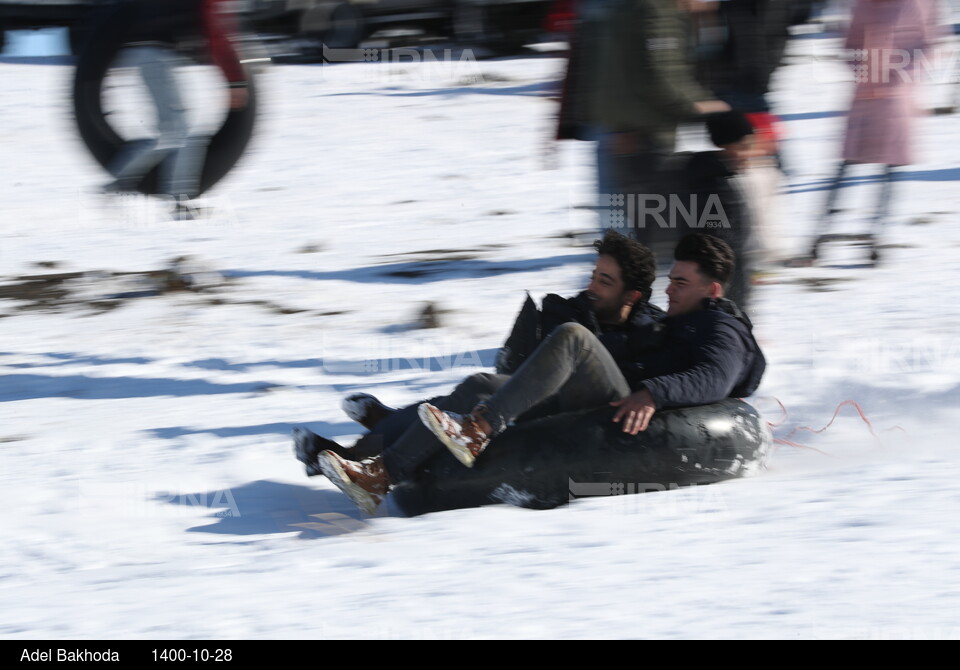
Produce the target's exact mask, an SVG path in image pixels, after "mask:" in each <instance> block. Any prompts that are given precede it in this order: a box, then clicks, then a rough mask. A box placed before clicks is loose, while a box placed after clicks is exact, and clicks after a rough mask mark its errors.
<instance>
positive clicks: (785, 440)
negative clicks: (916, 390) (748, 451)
mask: <svg viewBox="0 0 960 670" xmlns="http://www.w3.org/2000/svg"><path fill="white" fill-rule="evenodd" d="M769 397H770V398H772V399H773V400H774V401H776V403H777V404H778V405H780V409H781V411H782V412H783V416H782V417H781V419H780V421H779V422H777V423H774V422H772V421H768V422H767V425H768V426H769V427H770V430H771V432H772V431H773V430H774V429H775V428H778V427H780V426H782V425H783V424H784V422H786V420H787V414H788V413H787V408H786V407H785V406H784V404H783V403H782V402H780V400H779V399H777V398H774V397H772V396H769ZM847 405H850V406H852V407H854V409H856V410H857V414H859V415H860V419H861V420H862V421H863V422H864V423H865V424H867V429H868V430H869V431H870V434H871V435H873V437H874V439H876V440H877V442H878V444H880V446H883V442H882V440H881V439H880V436H879V435H877V433H876V431H875V430H874V429H873V424H872V423H870V419H868V418H867V415H866V412H864V411H863V408H862V407H860V405H859V404H858V403H856V402H855V401H853V400H844V401H843V402H841V403H840V404H839V405H837V408H836V409H835V410H834V412H833V416H832V417H831V418H830V421H829V422H828V423H827V425H826V426H824V427H823V428H819V429H815V428H811V427H810V426H798V427H796V428H794V429H793V430H791V431H790V432H789V433H788V434H787V435H786V437H776V438H774V440H773V441H774V443H775V444H785V445H787V446H790V447H797V448H798V449H811V450H813V451H816V452H818V453H821V454H823V455H825V456H828V455H829V454H827V453H826V452H823V451H820V450H819V449H816V448H814V447H810V446H807V445H803V444H799V443H797V442H794V441H792V440H791V439H790V438H792V437H793V436H794V435H795V434H796V433H798V432H800V431H801V430H805V431H808V432H811V433H822V432H824V431H825V430H827V428H829V427H830V426H832V425H833V422H834V421H836V420H837V417H838V416H839V415H840V410H841V409H843V408H844V407H845V406H847ZM889 430H900V431H903V432H906V431H904V430H903V428H901V427H900V426H893V427H892V428H885V429H884V431H883V432H885V431H889Z"/></svg>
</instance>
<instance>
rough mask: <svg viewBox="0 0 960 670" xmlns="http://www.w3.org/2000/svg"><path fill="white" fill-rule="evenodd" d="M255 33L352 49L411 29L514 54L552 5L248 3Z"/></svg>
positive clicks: (345, 0) (428, 0)
mask: <svg viewBox="0 0 960 670" xmlns="http://www.w3.org/2000/svg"><path fill="white" fill-rule="evenodd" d="M247 4H248V7H247V10H246V12H245V13H246V15H247V18H248V22H249V24H250V25H251V26H252V27H253V28H255V29H256V30H257V31H258V32H265V33H275V34H280V35H288V36H298V37H305V38H308V39H311V40H313V41H315V42H317V43H321V42H322V43H323V44H325V45H326V46H328V47H333V48H353V47H356V46H358V45H359V44H360V43H361V42H362V41H363V40H365V39H367V38H369V37H370V36H372V35H373V34H375V33H377V32H379V31H382V30H385V29H391V28H397V29H399V28H412V29H416V30H419V31H422V32H425V33H427V34H430V35H434V36H438V37H439V36H443V37H450V38H453V39H454V40H456V41H457V42H458V43H461V44H464V45H479V46H485V47H489V48H491V49H495V50H504V49H514V48H518V47H520V46H522V45H523V44H526V43H528V42H530V41H533V40H535V39H537V38H538V37H539V35H541V34H542V33H543V32H544V27H545V23H546V16H547V13H548V11H549V9H550V6H551V4H552V0H249V2H248V3H247Z"/></svg>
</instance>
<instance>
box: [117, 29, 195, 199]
mask: <svg viewBox="0 0 960 670" xmlns="http://www.w3.org/2000/svg"><path fill="white" fill-rule="evenodd" d="M129 58H130V62H131V63H132V64H133V65H136V67H137V68H139V70H140V74H141V76H142V77H143V83H144V84H145V85H146V87H147V90H148V91H149V93H150V97H151V98H152V99H153V104H154V106H155V107H156V112H157V132H158V135H157V137H156V139H154V140H151V141H150V142H148V143H146V144H145V145H139V146H136V147H134V148H133V149H130V150H128V151H124V152H121V153H120V155H118V156H117V158H115V159H114V161H113V164H112V165H110V168H109V169H110V173H111V174H113V176H114V177H116V180H117V184H118V185H119V186H121V187H123V188H124V189H125V190H135V188H136V186H137V184H138V183H139V181H140V180H141V179H142V178H143V176H144V175H146V174H147V173H148V172H150V170H152V169H153V168H154V167H156V166H157V165H159V164H160V163H162V162H164V161H165V160H166V159H167V158H168V157H171V158H170V160H169V161H167V162H166V163H165V164H164V166H163V173H162V174H161V175H160V177H161V180H160V184H161V185H160V188H161V190H163V191H164V192H166V193H167V194H169V195H172V196H184V197H187V198H194V197H196V196H197V195H198V194H199V192H200V189H199V184H200V171H201V170H202V168H203V159H204V156H205V154H206V148H207V143H208V142H209V138H207V137H204V136H200V135H191V134H190V127H189V124H188V121H187V109H186V106H185V105H184V103H183V99H182V96H181V95H180V87H179V85H178V83H177V68H178V67H180V66H181V65H183V63H184V62H185V59H184V58H183V57H182V56H180V55H178V54H176V53H175V52H173V51H171V50H170V49H164V48H161V47H154V46H140V47H132V48H130V49H129Z"/></svg>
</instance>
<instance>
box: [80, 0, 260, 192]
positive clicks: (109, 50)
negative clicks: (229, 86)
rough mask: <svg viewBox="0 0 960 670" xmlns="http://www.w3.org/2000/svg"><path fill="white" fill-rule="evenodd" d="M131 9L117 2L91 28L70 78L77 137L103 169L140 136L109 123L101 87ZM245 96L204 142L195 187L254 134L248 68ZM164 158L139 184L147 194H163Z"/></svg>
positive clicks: (204, 186)
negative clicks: (120, 131) (125, 135)
mask: <svg viewBox="0 0 960 670" xmlns="http://www.w3.org/2000/svg"><path fill="white" fill-rule="evenodd" d="M133 16H134V13H133V12H131V11H130V7H129V5H127V4H125V3H120V4H119V5H117V6H116V7H115V8H114V9H113V11H111V12H110V13H109V14H107V15H106V16H105V17H103V19H102V20H101V21H100V22H99V23H97V24H96V25H95V26H93V27H92V29H91V30H90V33H89V34H88V38H87V40H86V44H85V48H84V49H83V51H82V52H81V53H80V54H79V55H78V57H77V65H76V70H75V72H74V82H73V109H74V117H75V119H76V123H77V128H78V130H79V132H80V138H81V139H82V140H83V143H84V144H85V145H86V146H87V149H89V151H90V153H91V154H93V157H94V159H96V161H97V162H98V163H100V165H102V166H103V167H104V168H105V169H106V168H108V166H110V165H111V163H112V162H113V160H114V159H115V158H116V157H117V156H118V155H119V154H120V152H121V151H123V150H124V149H126V148H128V147H129V146H131V145H132V144H134V143H139V142H143V140H142V139H137V140H127V139H125V138H123V137H121V136H120V135H119V134H118V133H117V131H116V129H115V128H114V127H113V126H111V124H110V121H109V119H108V116H109V114H108V113H107V112H105V111H104V109H103V99H102V96H103V87H104V86H103V85H104V80H105V79H106V77H107V75H108V73H109V71H110V68H111V66H112V65H113V63H114V62H115V60H116V59H117V57H118V56H119V54H120V52H121V50H122V49H123V48H124V46H125V38H126V36H127V35H128V34H129V33H130V27H131V21H132V18H133ZM247 82H248V91H249V94H248V95H249V99H248V102H247V104H246V105H245V106H244V107H243V108H242V109H231V110H229V111H228V113H227V114H226V117H225V118H224V120H223V123H222V125H221V126H220V128H219V130H217V132H216V133H214V134H213V136H212V137H211V138H210V141H209V143H208V145H207V151H206V157H205V160H204V164H203V169H202V170H201V173H200V180H199V189H200V192H201V193H204V192H206V191H208V190H209V189H210V188H212V187H213V186H214V184H216V183H217V182H218V181H220V180H221V179H223V177H224V176H225V175H226V174H227V173H228V172H229V171H230V170H231V169H232V168H233V166H234V165H235V164H236V163H237V161H238V160H239V159H240V157H241V156H242V155H243V153H244V151H245V150H246V148H247V145H248V144H249V142H250V138H251V137H252V135H253V128H254V121H255V118H256V106H257V100H256V88H255V86H254V76H253V73H252V72H250V70H249V68H247ZM168 160H170V158H167V159H165V160H164V161H162V162H161V163H160V164H158V165H156V166H154V168H153V169H152V170H150V172H148V173H147V174H146V175H145V176H144V177H143V179H142V180H141V181H140V183H139V184H138V186H137V190H138V191H139V192H141V193H143V194H145V195H156V194H159V193H162V191H161V190H160V179H159V175H160V174H162V171H163V167H164V164H165V163H166V162H167V161H168Z"/></svg>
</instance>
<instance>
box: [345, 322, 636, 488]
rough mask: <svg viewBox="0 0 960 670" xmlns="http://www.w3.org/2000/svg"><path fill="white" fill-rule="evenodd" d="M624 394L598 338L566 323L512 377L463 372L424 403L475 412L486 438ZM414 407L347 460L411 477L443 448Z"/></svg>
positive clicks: (625, 387)
mask: <svg viewBox="0 0 960 670" xmlns="http://www.w3.org/2000/svg"><path fill="white" fill-rule="evenodd" d="M629 394H630V386H629V384H628V383H627V380H626V379H625V378H624V376H623V373H622V372H621V371H620V368H619V367H618V366H617V363H616V361H615V360H614V359H613V357H612V356H611V355H610V352H609V351H607V349H606V347H604V346H603V344H602V343H601V342H600V340H598V339H597V337H596V336H595V335H594V334H593V333H591V332H590V331H589V330H587V329H586V328H584V327H583V326H581V325H580V324H578V323H566V324H563V325H561V326H559V327H557V328H555V329H554V330H553V332H552V333H551V334H550V335H549V336H548V337H547V338H546V339H545V340H544V341H543V342H542V343H541V344H540V346H538V347H537V349H536V350H535V351H534V352H533V354H531V355H530V357H529V358H527V360H526V361H525V362H524V363H523V365H521V366H520V368H519V369H518V370H517V371H516V372H515V373H514V374H513V375H511V376H507V375H495V374H488V373H482V374H476V375H471V376H470V377H468V378H467V379H465V380H464V381H463V382H461V383H460V384H459V385H458V386H457V387H456V388H455V389H454V391H453V392H452V393H451V394H450V395H447V396H441V397H439V398H432V399H430V400H429V401H427V402H429V403H430V404H431V405H434V406H435V407H437V408H439V409H441V410H445V411H449V412H455V413H457V414H468V413H471V412H477V413H479V414H481V415H482V416H483V418H484V419H485V420H486V421H487V422H489V425H490V427H491V431H490V436H491V437H492V436H495V435H496V434H498V433H500V432H503V431H504V430H505V429H506V428H507V427H508V426H509V425H510V423H511V422H513V421H515V420H518V419H519V420H525V419H531V418H536V417H542V416H548V415H551V414H558V413H562V412H569V411H573V410H577V409H586V408H590V407H597V406H600V405H604V404H606V403H610V402H613V401H615V400H620V399H622V398H624V397H626V396H627V395H629ZM419 405H420V403H418V404H416V405H410V406H409V407H405V408H403V409H400V410H396V411H395V412H393V413H391V414H390V415H389V416H388V417H387V418H385V419H383V420H382V421H381V422H380V423H379V424H377V426H376V427H375V428H374V429H373V430H372V431H371V432H369V433H368V434H367V435H365V436H364V437H362V438H361V439H360V440H359V441H358V442H357V444H356V445H355V446H354V448H353V449H351V450H349V451H350V452H351V453H350V457H351V458H353V459H356V460H359V459H363V458H370V457H373V458H377V459H379V460H380V461H382V464H383V466H384V467H385V469H386V471H387V474H388V475H389V479H390V482H392V483H396V482H400V481H405V480H408V479H410V478H412V477H414V476H415V474H416V472H417V470H418V469H419V468H420V467H421V466H422V465H423V464H424V463H425V462H426V461H427V460H428V459H429V458H430V457H432V456H433V455H435V454H436V453H437V452H438V451H440V450H442V449H443V448H444V447H443V445H442V444H441V443H440V441H439V440H437V438H436V437H435V436H434V434H433V433H432V432H431V431H430V430H429V429H428V428H427V427H426V426H424V424H423V423H422V422H421V421H420V419H419V417H418V407H419ZM337 453H338V454H339V455H341V456H343V453H342V452H337Z"/></svg>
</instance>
